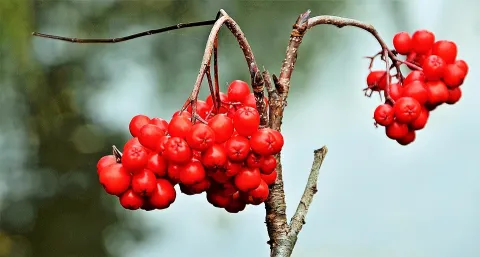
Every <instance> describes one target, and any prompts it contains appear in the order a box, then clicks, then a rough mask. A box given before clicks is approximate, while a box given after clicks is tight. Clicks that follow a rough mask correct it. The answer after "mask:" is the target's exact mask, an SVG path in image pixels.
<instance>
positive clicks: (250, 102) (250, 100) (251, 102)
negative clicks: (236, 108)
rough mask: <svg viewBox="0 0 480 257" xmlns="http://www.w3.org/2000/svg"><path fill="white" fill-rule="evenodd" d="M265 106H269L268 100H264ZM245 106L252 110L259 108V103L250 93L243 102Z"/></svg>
mask: <svg viewBox="0 0 480 257" xmlns="http://www.w3.org/2000/svg"><path fill="white" fill-rule="evenodd" d="M264 102H265V106H268V100H267V98H266V97H265V98H264ZM242 104H243V106H248V107H252V108H257V101H256V100H255V95H254V94H253V93H250V94H249V95H248V96H247V97H246V98H245V99H244V100H243V102H242Z"/></svg>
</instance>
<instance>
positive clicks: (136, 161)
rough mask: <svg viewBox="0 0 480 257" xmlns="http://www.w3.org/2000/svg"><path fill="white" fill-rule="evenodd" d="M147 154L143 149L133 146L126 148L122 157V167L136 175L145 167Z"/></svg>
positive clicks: (139, 146)
mask: <svg viewBox="0 0 480 257" xmlns="http://www.w3.org/2000/svg"><path fill="white" fill-rule="evenodd" d="M148 159H149V153H148V151H147V150H146V149H145V147H143V146H141V145H134V146H131V147H129V148H127V149H126V150H125V151H124V152H123V155H122V165H123V167H124V168H125V169H126V170H128V171H129V172H132V173H136V172H139V171H141V170H143V169H144V168H145V166H147V163H148Z"/></svg>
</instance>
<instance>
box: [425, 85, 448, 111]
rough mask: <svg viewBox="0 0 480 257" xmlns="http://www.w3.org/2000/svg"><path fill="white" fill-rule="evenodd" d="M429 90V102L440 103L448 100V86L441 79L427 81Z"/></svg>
mask: <svg viewBox="0 0 480 257" xmlns="http://www.w3.org/2000/svg"><path fill="white" fill-rule="evenodd" d="M426 88H427V90H428V103H430V104H432V105H439V104H442V103H444V102H446V101H447V100H448V88H447V86H446V85H445V83H443V82H442V81H441V80H437V81H429V82H427V83H426Z"/></svg>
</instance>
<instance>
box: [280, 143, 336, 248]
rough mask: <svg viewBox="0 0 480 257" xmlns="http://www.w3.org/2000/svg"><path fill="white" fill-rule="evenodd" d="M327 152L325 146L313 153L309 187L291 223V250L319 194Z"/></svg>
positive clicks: (306, 187)
mask: <svg viewBox="0 0 480 257" xmlns="http://www.w3.org/2000/svg"><path fill="white" fill-rule="evenodd" d="M327 152H328V149H327V147H326V146H323V147H322V148H320V149H317V150H315V151H314V152H313V154H314V155H313V164H312V169H311V170H310V175H309V176H308V180H307V185H306V186H305V190H304V191H303V195H302V198H301V199H300V203H299V204H298V206H297V210H296V211H295V214H294V215H293V217H292V219H291V221H290V230H289V231H288V238H289V239H290V242H291V243H292V244H293V245H292V247H291V249H293V246H294V245H295V243H296V242H297V237H298V233H300V230H302V227H303V225H304V224H305V217H306V216H307V212H308V208H309V207H310V204H311V203H312V201H313V196H314V195H315V193H317V181H318V175H319V174H320V167H321V166H322V163H323V160H324V159H325V156H326V155H327Z"/></svg>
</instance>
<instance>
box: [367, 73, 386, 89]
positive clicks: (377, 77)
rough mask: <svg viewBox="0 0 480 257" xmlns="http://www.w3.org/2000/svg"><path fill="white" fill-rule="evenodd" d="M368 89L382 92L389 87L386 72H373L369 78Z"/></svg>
mask: <svg viewBox="0 0 480 257" xmlns="http://www.w3.org/2000/svg"><path fill="white" fill-rule="evenodd" d="M367 86H368V88H370V89H372V90H375V91H380V90H385V87H386V86H387V72H386V71H384V70H377V71H371V72H370V73H369V74H368V76H367Z"/></svg>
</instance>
